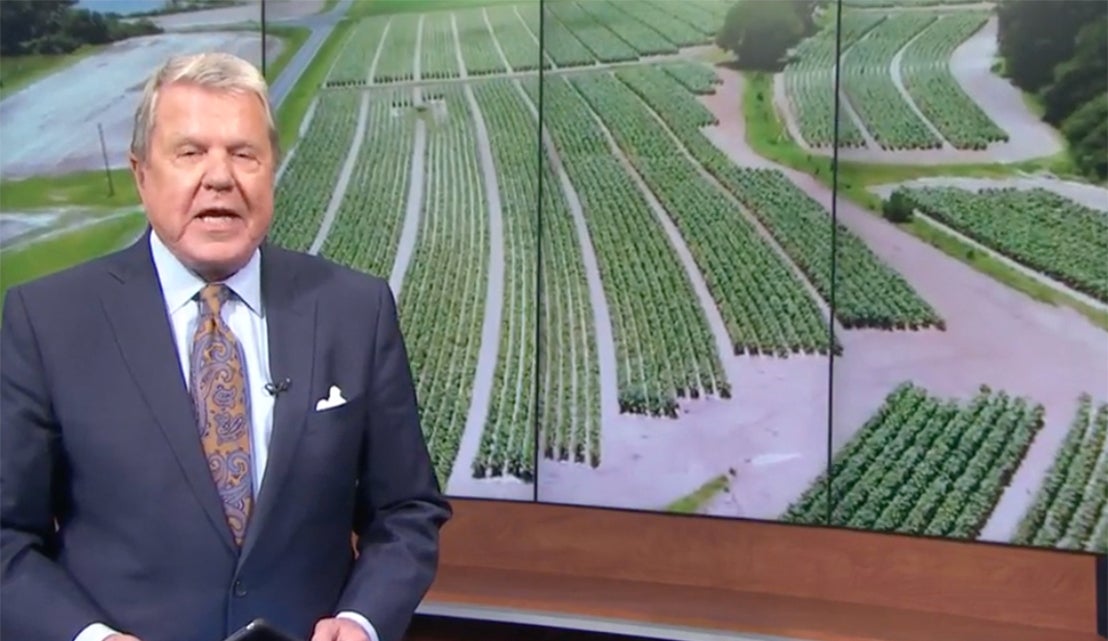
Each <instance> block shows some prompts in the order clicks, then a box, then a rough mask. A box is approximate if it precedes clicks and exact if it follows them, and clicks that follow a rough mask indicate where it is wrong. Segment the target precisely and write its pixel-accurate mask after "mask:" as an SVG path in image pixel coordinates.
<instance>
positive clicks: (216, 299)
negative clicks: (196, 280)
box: [200, 283, 231, 318]
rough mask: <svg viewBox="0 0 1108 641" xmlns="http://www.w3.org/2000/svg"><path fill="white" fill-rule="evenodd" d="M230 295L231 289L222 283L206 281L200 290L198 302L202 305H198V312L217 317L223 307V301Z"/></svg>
mask: <svg viewBox="0 0 1108 641" xmlns="http://www.w3.org/2000/svg"><path fill="white" fill-rule="evenodd" d="M230 297H231V289H230V288H229V287H227V285H225V284H223V283H208V284H207V285H205V286H204V289H201V290H200V302H202V303H203V305H201V306H200V313H201V314H202V315H210V316H215V317H217V318H218V317H219V313H220V309H222V308H223V303H225V302H227V299H228V298H230Z"/></svg>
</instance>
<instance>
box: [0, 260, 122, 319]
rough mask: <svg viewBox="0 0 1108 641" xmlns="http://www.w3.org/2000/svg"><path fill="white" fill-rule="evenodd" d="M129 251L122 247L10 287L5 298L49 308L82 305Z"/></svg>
mask: <svg viewBox="0 0 1108 641" xmlns="http://www.w3.org/2000/svg"><path fill="white" fill-rule="evenodd" d="M130 250H133V247H130V246H129V247H124V248H123V249H118V250H115V251H112V252H109V253H107V254H104V255H101V256H97V257H94V258H91V259H87V260H83V261H81V262H79V263H76V264H73V265H68V266H66V267H62V268H61V269H58V270H55V271H53V272H49V273H47V274H43V275H40V276H36V277H34V278H32V279H29V280H27V281H24V282H22V283H19V284H16V285H12V286H11V287H9V288H8V290H7V292H6V293H5V299H7V298H8V297H11V296H12V295H13V294H14V295H17V296H18V297H19V298H21V299H22V300H24V301H42V302H46V303H49V304H50V305H52V306H64V305H80V304H83V303H84V302H85V301H86V300H87V299H88V297H89V296H93V295H95V292H96V291H97V287H96V285H97V284H98V283H99V282H100V281H101V280H102V279H104V278H105V277H107V276H108V275H109V274H110V273H111V271H112V266H113V265H115V264H117V263H118V261H119V259H120V257H121V255H122V254H123V253H124V252H127V251H130Z"/></svg>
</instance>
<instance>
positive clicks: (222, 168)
mask: <svg viewBox="0 0 1108 641" xmlns="http://www.w3.org/2000/svg"><path fill="white" fill-rule="evenodd" d="M233 183H234V177H233V175H232V173H231V154H228V153H226V152H218V151H217V152H213V153H210V154H208V157H207V163H206V166H205V168H204V186H205V187H207V188H208V189H218V190H225V189H230V188H231V185H232V184H233Z"/></svg>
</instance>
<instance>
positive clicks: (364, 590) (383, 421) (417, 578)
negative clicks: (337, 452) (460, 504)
mask: <svg viewBox="0 0 1108 641" xmlns="http://www.w3.org/2000/svg"><path fill="white" fill-rule="evenodd" d="M380 292H381V294H380V298H379V306H378V310H379V312H378V313H379V316H378V320H377V326H376V327H377V328H376V334H375V336H376V343H375V346H374V355H373V360H372V363H371V365H372V367H373V370H372V371H371V372H370V373H369V380H370V381H371V383H370V386H369V390H368V393H369V397H368V400H369V403H367V406H366V407H367V416H366V420H367V421H368V423H367V430H366V434H367V439H366V443H365V450H364V458H363V465H362V472H361V477H360V479H359V482H358V487H359V507H360V513H359V514H358V518H357V519H356V526H355V529H356V531H357V534H358V551H359V556H358V560H357V561H356V565H355V568H354V572H353V573H352V576H351V577H350V580H349V581H348V583H347V586H346V590H345V591H344V593H343V596H342V599H341V601H340V603H339V607H338V609H339V610H353V611H356V612H359V613H360V614H362V615H363V616H365V617H366V619H368V620H369V621H370V623H372V625H373V627H374V628H375V629H376V631H377V632H378V634H379V635H380V639H381V641H400V639H401V638H402V636H403V634H404V632H405V630H406V628H407V627H408V625H409V623H410V620H411V617H412V614H413V613H414V612H415V609H416V607H417V606H418V605H419V602H420V601H421V600H422V599H423V596H424V594H426V592H427V590H428V588H429V587H430V585H431V582H432V580H433V578H434V575H435V572H436V570H437V565H438V546H439V529H440V528H441V526H442V525H443V524H444V523H445V522H446V521H447V519H449V518H450V516H451V507H450V505H449V503H448V502H447V501H446V500H445V498H444V497H443V495H442V493H441V491H440V488H439V484H438V481H437V479H436V477H435V472H434V469H433V467H432V464H431V458H430V456H429V453H428V450H427V446H426V443H425V441H424V437H423V431H422V429H421V427H420V423H419V412H418V407H417V404H416V395H415V386H414V384H413V380H412V373H411V368H410V364H409V362H408V354H407V350H406V347H405V345H404V339H403V337H402V336H401V332H400V324H399V318H398V316H397V310H396V301H395V299H394V297H393V295H392V292H391V290H390V289H389V288H388V286H387V285H382V286H381V288H380Z"/></svg>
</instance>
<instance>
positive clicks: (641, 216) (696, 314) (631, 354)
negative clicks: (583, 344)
mask: <svg viewBox="0 0 1108 641" xmlns="http://www.w3.org/2000/svg"><path fill="white" fill-rule="evenodd" d="M527 89H528V91H529V92H532V99H533V100H535V101H536V104H537V95H536V93H537V91H536V89H537V88H536V83H528V85H527ZM543 100H544V105H543V122H544V124H545V125H546V126H548V127H550V131H551V135H552V137H553V139H554V142H555V143H556V145H557V147H558V149H559V151H560V154H561V158H562V160H563V161H564V163H565V167H566V171H567V173H568V174H569V178H570V180H571V181H572V182H573V185H574V187H575V188H576V189H577V192H578V194H579V195H580V198H581V204H582V206H583V207H584V210H585V217H586V222H587V223H588V228H589V235H590V240H591V241H592V245H593V248H594V250H595V251H596V259H597V263H598V265H599V268H600V272H601V274H600V276H601V282H602V283H603V284H604V290H605V295H606V298H607V300H608V303H609V305H610V309H611V312H612V333H613V336H614V339H615V351H616V360H617V378H618V389H619V391H618V395H619V404H620V408H621V410H622V411H624V412H633V413H642V414H653V415H664V416H676V413H677V402H678V399H679V398H680V397H692V398H696V397H699V396H700V395H702V394H713V395H721V396H729V395H730V388H729V383H728V382H727V380H726V378H725V374H724V372H723V366H722V363H721V362H720V360H719V357H718V355H717V354H716V352H715V347H714V342H713V340H712V335H711V331H710V330H709V328H708V323H707V319H706V318H705V316H704V313H703V310H701V308H700V305H699V302H698V300H697V297H696V294H695V292H694V291H693V289H692V284H691V282H689V279H688V277H687V275H686V274H685V272H684V270H683V269H682V267H681V263H680V260H679V259H678V257H677V255H676V252H675V251H674V250H673V248H672V247H671V246H670V244H669V242H668V240H667V238H666V237H665V234H664V232H663V231H662V229H661V228H660V226H659V224H658V222H657V220H656V219H655V218H654V215H653V213H652V211H651V209H650V206H649V204H648V203H647V202H646V200H645V199H644V197H643V195H642V194H641V192H639V190H638V188H637V187H636V186H635V184H634V182H633V180H632V179H631V177H630V176H628V175H627V172H626V171H625V169H624V168H623V166H622V165H621V163H620V161H619V160H618V159H617V158H615V157H613V156H612V154H611V150H610V149H609V148H608V145H607V144H606V143H605V139H604V135H603V133H602V131H601V130H600V128H599V125H597V124H596V123H595V122H594V121H593V118H592V115H591V114H590V111H589V106H588V103H586V102H585V101H584V100H583V99H582V98H580V97H579V96H578V95H577V94H576V92H575V91H574V90H573V88H572V87H571V86H570V85H569V84H568V83H567V82H566V81H565V80H564V79H562V78H547V79H544V84H543Z"/></svg>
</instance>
